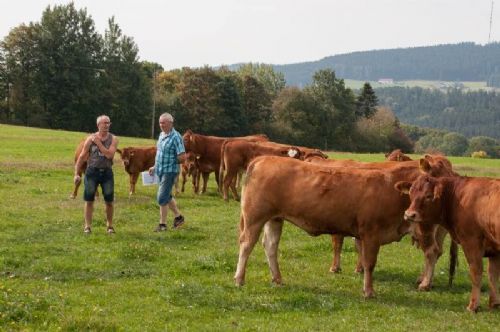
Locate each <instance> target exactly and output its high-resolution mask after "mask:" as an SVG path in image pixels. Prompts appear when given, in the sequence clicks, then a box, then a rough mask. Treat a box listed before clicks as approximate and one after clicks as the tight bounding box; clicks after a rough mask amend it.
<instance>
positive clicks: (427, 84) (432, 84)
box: [344, 79, 498, 91]
mask: <svg viewBox="0 0 500 332" xmlns="http://www.w3.org/2000/svg"><path fill="white" fill-rule="evenodd" d="M344 81H345V84H346V86H347V87H349V88H351V89H361V88H362V87H363V85H364V84H365V81H358V80H351V79H345V80H344ZM369 83H370V85H371V86H372V88H374V89H375V88H386V87H408V88H415V87H419V88H423V89H443V90H446V89H448V88H451V87H454V86H455V84H456V83H457V82H449V81H424V80H413V81H394V83H392V84H382V83H379V82H378V81H370V82H369ZM458 83H460V84H461V85H462V87H461V88H462V89H464V90H465V91H477V90H487V91H497V90H498V89H496V88H490V87H488V86H486V82H458Z"/></svg>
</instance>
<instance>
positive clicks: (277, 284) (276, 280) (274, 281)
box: [271, 278, 283, 286]
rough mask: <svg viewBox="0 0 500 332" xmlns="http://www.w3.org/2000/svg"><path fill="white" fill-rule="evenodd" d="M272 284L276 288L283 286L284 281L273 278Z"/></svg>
mask: <svg viewBox="0 0 500 332" xmlns="http://www.w3.org/2000/svg"><path fill="white" fill-rule="evenodd" d="M271 282H272V283H273V285H275V286H283V281H282V280H281V278H273V280H272V281H271Z"/></svg>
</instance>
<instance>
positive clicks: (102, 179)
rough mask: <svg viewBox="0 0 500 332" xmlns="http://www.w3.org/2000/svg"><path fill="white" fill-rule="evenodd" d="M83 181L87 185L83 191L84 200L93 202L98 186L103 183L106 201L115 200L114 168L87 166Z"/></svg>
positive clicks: (103, 193)
mask: <svg viewBox="0 0 500 332" xmlns="http://www.w3.org/2000/svg"><path fill="white" fill-rule="evenodd" d="M83 183H84V186H85V190H84V192H83V200H84V201H86V202H93V201H94V198H95V193H96V191H97V187H98V186H99V185H101V188H102V196H104V201H105V202H107V203H112V202H113V200H114V196H115V193H114V188H115V181H114V177H113V170H112V169H111V168H94V167H89V168H87V170H86V171H85V178H84V179H83Z"/></svg>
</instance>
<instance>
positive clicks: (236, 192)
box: [230, 173, 240, 201]
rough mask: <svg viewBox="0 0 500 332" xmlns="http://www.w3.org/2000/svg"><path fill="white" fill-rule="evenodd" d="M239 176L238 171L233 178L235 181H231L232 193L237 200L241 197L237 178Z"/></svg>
mask: <svg viewBox="0 0 500 332" xmlns="http://www.w3.org/2000/svg"><path fill="white" fill-rule="evenodd" d="M237 178H238V173H236V177H234V178H233V181H231V185H230V188H231V193H232V194H233V198H234V200H235V201H239V200H240V197H239V195H238V188H237V187H236V180H237Z"/></svg>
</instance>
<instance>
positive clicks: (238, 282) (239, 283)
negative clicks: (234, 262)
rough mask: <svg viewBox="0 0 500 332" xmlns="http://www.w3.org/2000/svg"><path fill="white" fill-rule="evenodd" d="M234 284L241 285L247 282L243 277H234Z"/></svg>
mask: <svg viewBox="0 0 500 332" xmlns="http://www.w3.org/2000/svg"><path fill="white" fill-rule="evenodd" d="M234 284H235V285H236V287H241V286H243V285H244V284H245V280H243V279H241V278H236V277H235V278H234Z"/></svg>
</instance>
